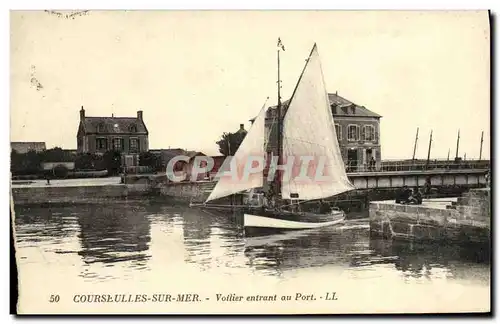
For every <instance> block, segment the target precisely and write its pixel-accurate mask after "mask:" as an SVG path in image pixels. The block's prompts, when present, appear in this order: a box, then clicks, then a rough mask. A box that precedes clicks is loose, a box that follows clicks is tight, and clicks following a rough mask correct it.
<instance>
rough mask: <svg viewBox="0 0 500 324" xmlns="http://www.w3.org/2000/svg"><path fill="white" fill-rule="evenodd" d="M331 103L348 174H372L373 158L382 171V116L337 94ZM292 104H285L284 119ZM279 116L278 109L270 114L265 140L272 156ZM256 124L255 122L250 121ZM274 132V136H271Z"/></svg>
mask: <svg viewBox="0 0 500 324" xmlns="http://www.w3.org/2000/svg"><path fill="white" fill-rule="evenodd" d="M328 99H329V100H330V106H331V110H332V115H333V119H334V122H335V131H336V133H337V139H338V142H339V146H340V151H341V154H342V158H343V160H344V163H345V164H346V168H347V171H351V172H352V171H364V170H369V169H370V161H371V159H372V157H373V158H374V159H375V169H379V168H380V161H381V146H380V118H381V117H382V116H380V115H378V114H376V113H374V112H373V111H371V110H369V109H367V108H366V107H364V106H359V105H357V104H355V103H353V102H351V101H349V100H347V99H345V98H343V97H341V96H339V95H338V94H337V93H329V94H328ZM288 103H289V100H287V101H285V102H283V104H282V109H283V112H282V114H283V115H284V113H285V112H286V109H287V108H288ZM276 112H277V111H276V106H274V107H270V108H269V109H268V110H267V116H266V133H265V135H264V136H265V137H264V138H265V139H266V141H265V143H266V147H267V151H268V152H275V150H276V123H274V120H275V117H276ZM254 120H255V118H253V119H251V120H250V121H251V122H253V121H254ZM270 131H271V134H269V132H270ZM268 141H269V143H267V142H268Z"/></svg>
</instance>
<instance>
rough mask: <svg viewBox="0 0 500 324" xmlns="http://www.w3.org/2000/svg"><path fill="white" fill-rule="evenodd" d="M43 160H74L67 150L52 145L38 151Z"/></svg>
mask: <svg viewBox="0 0 500 324" xmlns="http://www.w3.org/2000/svg"><path fill="white" fill-rule="evenodd" d="M39 155H40V158H41V160H42V161H43V162H74V161H75V158H74V156H72V155H71V154H70V153H69V152H68V151H65V150H63V149H62V148H60V147H54V148H51V149H48V150H46V151H43V152H40V153H39Z"/></svg>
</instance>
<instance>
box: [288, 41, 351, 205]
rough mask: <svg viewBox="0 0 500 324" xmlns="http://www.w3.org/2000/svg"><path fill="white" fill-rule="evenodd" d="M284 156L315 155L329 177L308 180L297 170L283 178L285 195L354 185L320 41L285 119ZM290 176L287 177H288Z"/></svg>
mask: <svg viewBox="0 0 500 324" xmlns="http://www.w3.org/2000/svg"><path fill="white" fill-rule="evenodd" d="M282 136H283V156H284V158H285V159H286V158H287V157H289V156H293V157H294V158H295V159H296V160H297V159H299V158H300V157H304V156H308V157H313V158H314V161H315V162H318V161H320V160H321V161H323V162H324V164H323V162H320V163H319V164H320V165H318V163H317V164H316V165H315V166H314V167H313V168H312V169H313V170H312V171H313V173H314V175H316V171H317V170H316V169H318V168H321V169H322V170H319V172H320V174H321V175H323V176H325V175H326V177H327V178H328V180H322V179H325V178H322V179H318V178H317V179H311V177H310V176H311V174H309V177H307V178H308V179H309V181H306V180H304V177H299V175H298V174H296V173H294V174H291V176H290V175H289V176H288V178H287V179H286V180H283V182H282V187H281V188H282V189H281V190H282V191H281V194H282V198H283V199H291V198H298V199H300V200H313V199H321V198H326V197H330V196H334V195H337V194H340V193H342V192H346V191H349V190H352V189H354V186H353V185H352V183H351V182H350V181H349V179H348V178H347V174H346V172H345V166H344V162H343V160H342V156H341V153H340V148H339V143H338V141H337V134H336V132H335V125H334V121H333V116H332V112H331V108H330V101H329V99H328V94H327V91H326V87H325V82H324V78H323V71H322V69H321V62H320V58H319V54H318V49H317V47H316V44H314V47H313V49H312V51H311V55H310V56H309V59H308V61H307V63H306V65H305V67H304V71H303V73H302V75H301V77H300V79H299V81H298V84H297V86H296V89H295V91H294V94H293V96H292V98H291V99H290V104H289V107H288V109H287V111H286V115H285V118H284V120H283V135H282ZM285 178H286V177H285Z"/></svg>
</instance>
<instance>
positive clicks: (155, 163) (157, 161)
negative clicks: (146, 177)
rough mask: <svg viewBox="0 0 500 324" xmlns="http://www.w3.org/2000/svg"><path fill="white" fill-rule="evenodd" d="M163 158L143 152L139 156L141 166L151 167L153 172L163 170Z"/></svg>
mask: <svg viewBox="0 0 500 324" xmlns="http://www.w3.org/2000/svg"><path fill="white" fill-rule="evenodd" d="M161 162H162V161H161V158H160V157H159V156H158V155H156V154H153V153H151V152H142V153H141V154H140V155H139V165H140V166H147V167H150V168H151V170H152V171H160V170H161V169H162V163H161Z"/></svg>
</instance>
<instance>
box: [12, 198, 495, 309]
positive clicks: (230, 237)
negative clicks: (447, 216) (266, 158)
mask: <svg viewBox="0 0 500 324" xmlns="http://www.w3.org/2000/svg"><path fill="white" fill-rule="evenodd" d="M15 212H16V218H15V229H16V244H17V245H16V248H17V260H18V267H19V278H20V281H21V286H20V295H21V305H24V306H22V307H23V309H25V310H26V311H27V312H31V311H34V312H40V311H42V312H45V311H47V312H49V311H55V312H63V309H62V308H60V309H58V308H57V307H63V306H61V305H65V306H64V307H65V308H64V311H69V309H70V308H71V310H72V311H74V310H75V308H74V307H84V306H82V305H78V304H76V303H75V302H74V301H73V300H72V299H73V297H74V294H77V293H80V292H81V293H91V292H92V293H94V292H95V293H113V294H114V293H118V291H120V292H124V291H127V292H130V293H152V292H159V291H165V290H166V289H167V290H169V291H172V292H174V293H177V292H182V291H183V290H184V288H186V289H187V290H189V291H191V292H195V293H200V292H201V293H202V294H203V293H205V295H207V294H208V295H207V296H208V297H207V300H208V298H212V297H213V296H209V294H212V293H213V294H215V292H221V293H225V292H227V293H230V292H236V293H241V294H243V293H246V292H248V291H257V292H261V291H268V292H270V293H271V292H272V291H280V292H290V294H292V292H294V291H295V290H297V289H306V288H310V289H312V290H314V291H313V293H316V294H322V293H323V291H322V290H321V289H323V290H324V291H336V292H337V294H338V296H339V300H340V301H339V302H338V305H341V306H337V308H335V309H331V311H332V312H345V311H349V312H350V311H355V310H356V309H358V308H359V307H361V308H360V309H358V311H374V310H371V309H370V307H371V306H373V307H375V306H374V305H378V304H377V301H380V306H377V307H378V308H375V310H376V311H378V310H380V311H383V310H384V308H383V307H382V305H385V306H386V308H387V309H386V310H387V311H391V310H393V309H398V310H399V309H403V308H405V307H406V308H405V309H407V310H413V311H419V310H420V311H425V310H428V309H427V308H426V307H427V306H425V305H427V304H426V302H428V303H429V306H428V307H433V306H434V307H437V306H436V302H438V303H439V302H441V301H442V302H444V301H446V306H449V307H448V308H449V309H448V308H446V307H445V308H446V309H448V310H456V311H458V310H480V309H481V310H484V309H489V302H488V303H487V301H488V300H489V291H490V290H489V285H490V260H489V251H488V250H486V248H484V247H483V248H477V247H475V248H465V247H458V246H442V245H423V244H412V243H402V242H392V241H388V240H382V239H371V238H370V236H369V225H368V220H367V219H357V220H350V221H347V222H346V223H345V224H343V225H340V226H336V227H332V228H324V229H320V230H309V231H300V232H291V233H290V234H286V235H281V236H280V235H277V236H268V237H261V238H245V237H244V236H243V228H242V220H241V216H239V215H233V214H228V213H220V212H215V211H210V212H205V211H200V210H197V209H189V208H181V207H170V206H166V205H161V204H147V203H131V202H128V203H110V204H108V205H79V206H67V207H50V208H49V207H44V208H42V207H29V208H28V207H16V209H15ZM33 285H35V286H36V287H37V289H33V287H34V286H33ZM259 289H260V290H259ZM294 289H295V290H294ZM35 290H36V291H35ZM139 290H141V291H139ZM174 290H175V291H174ZM360 291H361V292H360ZM50 294H60V295H61V299H63V301H62V304H61V303H59V305H58V306H56V305H53V304H47V302H46V299H48V296H49V295H50ZM370 294H371V297H370V296H369V295H370ZM374 294H376V295H374ZM403 294H404V296H403ZM429 294H437V295H429ZM450 294H451V295H450ZM363 296H365V297H363ZM23 298H24V300H23ZM384 298H385V299H386V302H385V303H382V301H381V300H383V299H384ZM403 298H415V299H414V300H413V301H411V299H410V300H409V301H408V303H406V304H404V305H399V304H397V303H399V302H401V300H402V299H403ZM433 298H434V299H435V301H432V299H433ZM212 299H213V298H212ZM356 300H357V301H356ZM353 301H356V302H357V303H358V306H357V307H358V308H356V307H354V306H355V305H354V306H353ZM417 301H418V302H417ZM343 302H344V303H345V304H342V303H343ZM474 302H475V303H477V305H476V304H474ZM23 303H24V304H23ZM486 303H487V304H486ZM462 304H463V305H464V306H463V307H462ZM297 305H298V306H296V307H299V308H300V307H302V306H303V307H305V308H304V309H309V308H307V307H312V306H310V304H308V305H309V306H308V305H305V304H297ZM348 305H350V306H348ZM363 305H365V306H363ZM466 305H467V306H468V307H469V308H471V309H469V308H467V307H465V306H466ZM218 306H220V307H221V308H220V310H218V308H217V307H218ZM285 306H286V305H283V307H284V308H283V309H284V310H282V311H280V310H279V307H276V305H275V306H274V307H275V308H272V309H273V310H276V311H278V312H283V311H285V312H286V311H287V310H289V309H290V307H289V306H287V307H288V308H286V307H285ZM320 306H321V305H320ZM320 306H318V307H320ZM351 306H352V307H351ZM20 307H21V306H20ZM72 307H73V308H72ZM87 307H90V308H77V311H82V312H86V311H91V310H93V311H97V310H96V308H95V307H97V306H96V305H90V306H87ZM92 307H93V308H92ZM99 307H104V306H102V305H99ZM114 307H117V308H116V309H114V310H110V309H109V308H106V311H108V310H109V311H111V312H113V311H119V312H120V311H127V312H128V311H134V309H135V311H138V312H140V311H148V312H149V311H150V310H151V311H158V310H160V311H165V312H170V310H169V309H167V308H165V307H167V306H165V305H163V306H161V307H160V306H159V305H152V304H149V305H140V306H138V305H133V306H130V307H129V306H126V307H127V308H126V309H124V308H123V307H125V306H124V305H121V307H122V308H119V307H120V306H118V305H114ZM134 307H135V308H134ZM200 307H201V306H200ZM224 307H225V308H224ZM228 307H229V306H227V305H225V306H224V305H220V303H219V304H217V305H216V304H212V305H211V308H210V310H212V311H214V312H218V311H231V312H232V311H233V310H234V311H235V312H238V311H245V312H268V311H269V310H267V311H266V309H267V308H265V307H264V306H262V307H261V306H259V307H255V306H254V308H252V309H247V308H245V307H249V306H248V303H247V304H242V305H239V306H238V305H232V306H231V307H234V308H228ZM237 307H241V308H237ZM349 307H351V308H352V310H351V308H349ZM419 307H421V308H419ZM182 309H184V308H182V307H180V308H179V307H178V308H175V310H179V311H182ZM185 309H188V308H185ZM189 309H190V310H193V308H189ZM297 309H298V308H296V310H297ZM318 309H319V308H318ZM321 309H322V310H323V309H324V307H323V308H321ZM103 310H104V308H103ZM443 310H444V308H443ZM72 311H70V312H72Z"/></svg>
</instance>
